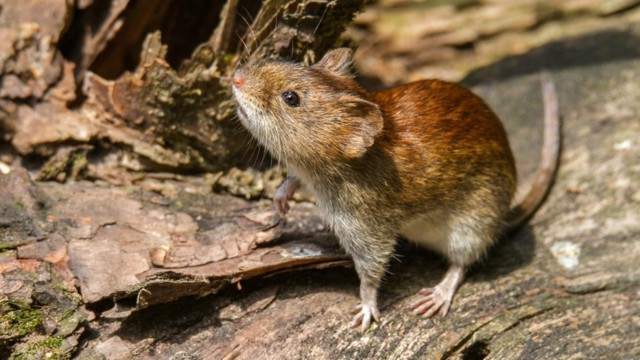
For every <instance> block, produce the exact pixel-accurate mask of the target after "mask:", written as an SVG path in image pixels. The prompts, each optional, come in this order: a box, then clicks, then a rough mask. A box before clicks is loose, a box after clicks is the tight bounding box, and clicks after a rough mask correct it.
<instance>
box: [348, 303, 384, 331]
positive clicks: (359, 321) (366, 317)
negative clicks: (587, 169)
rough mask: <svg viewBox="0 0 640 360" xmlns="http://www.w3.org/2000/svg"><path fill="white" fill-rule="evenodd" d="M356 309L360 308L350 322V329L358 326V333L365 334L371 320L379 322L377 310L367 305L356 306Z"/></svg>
mask: <svg viewBox="0 0 640 360" xmlns="http://www.w3.org/2000/svg"><path fill="white" fill-rule="evenodd" d="M356 308H360V311H359V312H358V313H357V314H356V316H354V317H353V321H351V327H352V328H355V327H358V325H360V331H361V332H365V331H366V330H367V329H368V328H369V326H370V325H371V322H372V319H373V320H374V321H380V312H379V311H378V309H377V308H375V307H372V306H369V305H358V306H357V307H356Z"/></svg>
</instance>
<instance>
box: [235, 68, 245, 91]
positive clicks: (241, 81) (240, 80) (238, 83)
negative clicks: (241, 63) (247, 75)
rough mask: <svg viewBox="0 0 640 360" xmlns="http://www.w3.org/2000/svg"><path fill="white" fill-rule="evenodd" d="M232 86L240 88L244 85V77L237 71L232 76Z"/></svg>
mask: <svg viewBox="0 0 640 360" xmlns="http://www.w3.org/2000/svg"><path fill="white" fill-rule="evenodd" d="M233 84H234V85H235V86H236V87H241V86H242V85H244V75H243V74H242V73H240V72H239V71H237V72H236V73H235V74H233Z"/></svg>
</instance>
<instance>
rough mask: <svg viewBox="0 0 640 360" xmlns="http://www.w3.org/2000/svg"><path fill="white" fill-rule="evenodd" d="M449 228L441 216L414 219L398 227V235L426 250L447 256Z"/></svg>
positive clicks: (433, 215)
mask: <svg viewBox="0 0 640 360" xmlns="http://www.w3.org/2000/svg"><path fill="white" fill-rule="evenodd" d="M450 232H451V228H450V224H449V221H448V219H447V217H446V216H444V215H443V214H433V213H432V214H425V215H419V216H416V217H414V218H413V219H411V220H409V221H407V222H406V223H404V224H403V225H402V226H401V227H400V235H402V236H403V237H405V238H406V239H407V240H409V241H411V242H414V243H416V244H418V245H420V246H423V247H426V248H428V249H431V250H434V251H438V252H440V253H442V254H447V252H448V245H449V236H450Z"/></svg>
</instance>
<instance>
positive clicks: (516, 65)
mask: <svg viewBox="0 0 640 360" xmlns="http://www.w3.org/2000/svg"><path fill="white" fill-rule="evenodd" d="M638 44H640V37H638V36H635V35H633V34H631V33H629V32H625V31H615V30H610V31H602V32H596V33H592V34H587V35H584V36H579V37H575V38H570V39H562V40H560V41H556V42H552V43H549V44H547V45H544V46H541V47H539V48H536V49H533V50H531V51H530V52H528V53H526V54H523V55H519V56H513V57H509V58H507V59H504V60H501V61H498V62H496V63H493V64H491V65H489V66H487V67H484V68H480V69H478V70H475V71H473V72H471V73H470V74H469V75H467V77H466V78H465V79H464V80H462V83H463V84H465V85H467V86H474V85H479V84H481V83H485V82H492V81H498V80H505V79H509V78H512V77H517V76H522V75H526V74H532V73H537V72H539V71H540V70H541V69H548V70H561V69H566V68H575V67H579V66H588V65H597V64H602V63H608V62H612V61H616V60H624V59H633V58H638V57H640V46H638Z"/></svg>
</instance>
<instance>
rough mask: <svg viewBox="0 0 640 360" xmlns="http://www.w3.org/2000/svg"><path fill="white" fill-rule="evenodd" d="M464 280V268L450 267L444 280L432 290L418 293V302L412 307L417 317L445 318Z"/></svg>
mask: <svg viewBox="0 0 640 360" xmlns="http://www.w3.org/2000/svg"><path fill="white" fill-rule="evenodd" d="M463 279H464V267H463V266H460V265H450V266H449V269H448V270H447V273H446V274H445V275H444V278H443V279H442V280H441V281H440V282H439V283H438V285H436V286H434V287H432V288H423V289H421V290H420V291H418V294H417V296H418V300H416V301H415V302H413V303H412V304H411V305H410V308H411V310H413V313H414V314H416V315H422V316H424V317H431V316H433V315H435V314H436V313H437V314H439V315H440V316H445V315H447V313H448V312H449V308H450V307H451V301H452V300H453V296H454V295H455V293H456V290H458V286H460V284H461V283H462V280H463Z"/></svg>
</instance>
